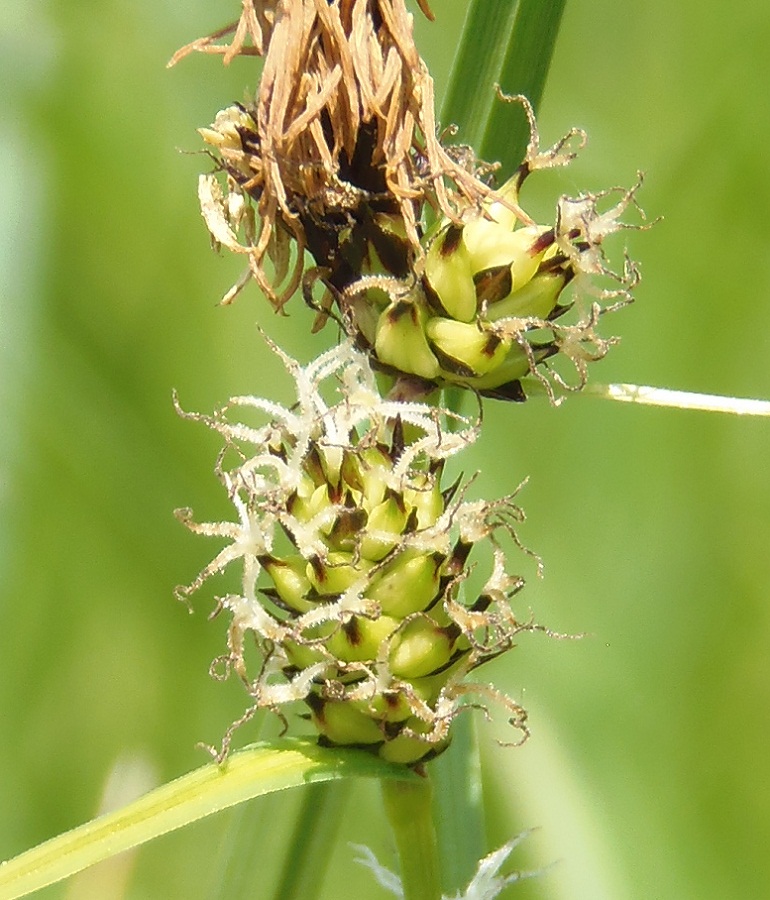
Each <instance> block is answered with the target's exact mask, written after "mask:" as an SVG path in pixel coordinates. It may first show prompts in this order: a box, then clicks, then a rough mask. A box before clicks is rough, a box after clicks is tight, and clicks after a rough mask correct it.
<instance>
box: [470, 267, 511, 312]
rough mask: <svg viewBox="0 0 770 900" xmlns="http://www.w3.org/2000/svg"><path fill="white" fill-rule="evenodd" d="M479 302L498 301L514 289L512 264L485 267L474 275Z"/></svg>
mask: <svg viewBox="0 0 770 900" xmlns="http://www.w3.org/2000/svg"><path fill="white" fill-rule="evenodd" d="M473 283H474V284H475V285H476V300H477V302H478V303H484V302H486V303H497V302H498V301H499V300H503V299H504V298H505V297H507V296H508V295H509V294H510V293H511V291H512V290H513V275H512V274H511V267H510V266H493V267H492V268H490V269H483V270H482V271H481V272H477V273H476V274H475V275H474V276H473Z"/></svg>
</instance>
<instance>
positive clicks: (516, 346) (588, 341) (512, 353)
mask: <svg viewBox="0 0 770 900" xmlns="http://www.w3.org/2000/svg"><path fill="white" fill-rule="evenodd" d="M504 99H507V100H518V101H520V102H521V103H523V104H524V107H525V109H526V111H527V114H528V116H529V121H530V129H531V136H530V143H529V147H528V149H527V154H526V157H525V159H524V161H523V162H522V164H521V166H520V167H519V169H518V170H517V172H516V174H515V175H514V176H513V177H512V178H511V179H510V180H509V181H508V182H507V183H506V184H504V185H503V186H502V187H501V188H500V189H499V191H497V192H496V193H495V195H494V196H493V197H490V198H488V199H486V200H485V201H484V202H483V203H481V205H480V206H472V205H469V206H468V207H467V208H466V209H465V210H464V212H462V213H461V215H460V218H459V219H458V220H450V219H449V218H445V219H444V220H443V222H442V223H441V224H440V225H439V226H438V227H437V229H436V231H435V234H434V235H433V236H432V237H431V238H429V239H425V240H424V244H425V257H424V263H423V264H422V265H421V264H420V263H419V262H418V261H417V260H413V264H412V269H411V271H410V272H409V274H408V275H407V276H406V277H405V278H401V279H397V278H394V277H393V273H389V274H384V275H382V276H381V277H379V278H378V277H377V276H376V275H368V276H365V277H362V278H361V279H360V280H358V281H354V282H353V283H351V284H350V285H349V286H348V287H347V288H346V289H345V290H343V291H341V292H338V294H337V299H338V302H339V305H340V307H341V308H342V310H343V319H344V321H345V323H346V326H347V329H348V331H349V332H350V333H351V335H353V336H355V337H356V338H357V340H358V342H359V344H360V345H362V346H364V347H367V348H369V349H370V352H372V354H373V356H374V358H375V360H376V364H378V365H379V366H380V367H381V368H383V369H385V370H386V371H388V372H390V373H391V374H393V375H396V376H399V375H407V376H410V377H413V378H417V379H422V380H423V381H425V382H427V383H428V384H426V389H430V387H431V386H432V385H436V384H455V385H462V386H466V387H469V388H472V389H474V390H477V391H478V392H480V393H481V394H484V395H488V396H493V397H499V398H502V399H512V400H522V399H525V392H524V389H523V387H522V379H527V378H528V377H531V376H534V377H535V378H537V379H538V380H539V381H541V382H542V383H543V384H544V385H545V387H546V390H547V392H548V394H549V396H551V398H552V399H553V398H554V394H553V389H552V385H551V382H550V380H549V379H548V378H547V377H546V376H545V375H544V374H543V368H544V367H545V365H546V363H547V361H548V360H550V359H551V358H552V357H556V356H558V355H561V356H566V357H567V358H569V359H570V360H571V362H572V363H573V365H574V367H575V368H576V369H577V372H578V376H579V384H578V385H577V386H578V387H582V386H583V384H584V383H585V380H586V375H587V373H586V364H587V363H588V362H589V361H591V360H595V359H600V358H601V357H603V356H604V355H605V354H606V352H607V350H608V349H609V347H610V346H611V345H612V344H613V343H614V339H612V338H610V339H605V338H602V337H600V336H599V335H598V333H597V331H596V325H597V323H598V320H599V317H600V316H602V315H603V314H604V313H606V312H609V311H610V310H614V309H617V308H619V307H620V306H623V305H625V304H626V303H628V302H630V301H631V299H632V296H631V291H632V289H633V288H634V287H635V285H636V284H637V282H638V280H639V275H638V271H637V269H636V267H635V266H634V264H633V263H632V262H631V261H630V260H628V259H626V261H625V265H624V268H623V271H622V272H621V273H616V272H614V271H613V270H612V269H611V268H610V267H609V265H608V264H607V262H606V259H605V256H604V253H603V242H604V240H605V238H606V237H608V236H609V235H611V234H613V233H614V232H616V231H618V230H620V229H623V228H628V227H638V226H630V225H627V224H625V223H623V222H621V216H622V214H623V213H624V212H625V211H626V209H627V208H628V207H629V206H630V205H632V204H634V205H635V199H634V197H635V193H636V191H637V189H638V188H639V185H640V182H637V184H636V185H634V186H633V187H632V188H631V189H629V190H621V189H617V190H618V191H619V198H618V200H617V202H616V203H615V204H614V205H612V204H611V202H610V203H608V202H607V200H606V198H608V197H611V195H612V194H613V193H615V191H614V190H613V191H607V192H602V193H599V194H582V195H580V196H578V197H576V198H570V197H562V198H561V199H560V200H559V201H558V204H557V209H556V217H555V223H554V224H553V225H538V224H534V223H532V221H531V220H529V219H527V218H526V216H525V214H524V213H522V212H521V206H520V203H519V194H520V190H521V187H522V185H523V183H524V181H525V180H526V179H527V178H528V177H529V175H530V174H531V173H532V172H534V171H536V170H538V169H544V168H552V167H554V166H562V165H566V164H568V163H569V162H570V161H571V160H572V159H573V158H574V156H575V153H576V149H579V148H580V147H582V145H583V143H584V142H585V135H584V134H583V133H582V132H580V131H578V130H573V131H571V132H570V133H569V134H568V135H566V136H565V137H564V138H562V140H560V141H559V142H558V143H557V144H555V145H554V146H553V147H550V148H548V149H547V150H541V149H540V144H539V136H538V132H537V128H536V125H535V120H534V115H533V113H532V110H531V107H530V106H529V104H528V102H527V101H526V99H525V98H523V97H515V98H504ZM575 141H577V145H578V146H577V148H576V149H575V150H573V149H570V148H571V146H573V145H574V144H575ZM605 206H609V208H607V209H604V208H603V207H605ZM568 286H569V296H567V294H566V293H565V289H566V288H567V287H568ZM573 308H574V311H575V315H574V316H573V317H572V321H571V322H568V323H567V324H565V320H564V319H562V317H563V316H564V314H565V313H567V312H569V311H570V310H572V309H573ZM548 369H549V374H550V376H551V379H552V380H553V381H555V382H556V383H558V384H560V385H561V386H562V387H565V388H569V385H568V384H567V383H565V381H564V380H563V378H562V377H561V376H560V375H559V374H558V370H553V369H551V368H550V365H549V366H548Z"/></svg>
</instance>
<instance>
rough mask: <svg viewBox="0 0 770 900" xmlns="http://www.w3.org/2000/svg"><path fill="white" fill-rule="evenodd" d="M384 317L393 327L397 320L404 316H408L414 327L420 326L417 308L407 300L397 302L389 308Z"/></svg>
mask: <svg viewBox="0 0 770 900" xmlns="http://www.w3.org/2000/svg"><path fill="white" fill-rule="evenodd" d="M386 315H387V317H388V318H389V319H390V321H391V322H392V323H393V324H394V325H395V324H396V323H397V322H398V320H399V319H403V317H404V316H409V318H410V319H411V320H412V323H413V324H414V325H415V326H417V325H419V324H420V317H419V314H418V312H417V306H416V305H415V304H414V303H410V302H409V301H408V300H398V301H397V302H396V303H394V304H392V306H389V307H388V309H387V311H386Z"/></svg>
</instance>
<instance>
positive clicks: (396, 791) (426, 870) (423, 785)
mask: <svg viewBox="0 0 770 900" xmlns="http://www.w3.org/2000/svg"><path fill="white" fill-rule="evenodd" d="M432 793H433V791H432V788H431V784H430V781H428V778H427V777H425V778H421V779H420V780H415V781H408V782H407V781H398V782H391V781H386V780H383V781H382V796H383V799H384V801H385V811H386V813H387V816H388V821H389V822H390V827H391V828H392V829H393V835H394V837H395V839H396V847H397V848H398V856H399V860H400V863H401V883H402V885H403V889H404V900H441V873H440V869H439V860H438V846H437V843H436V830H435V828H434V826H433V804H432Z"/></svg>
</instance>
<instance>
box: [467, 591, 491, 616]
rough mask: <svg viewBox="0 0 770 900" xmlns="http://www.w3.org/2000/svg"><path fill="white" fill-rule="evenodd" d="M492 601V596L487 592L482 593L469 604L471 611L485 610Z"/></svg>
mask: <svg viewBox="0 0 770 900" xmlns="http://www.w3.org/2000/svg"><path fill="white" fill-rule="evenodd" d="M492 602H493V601H492V598H491V597H490V596H489V595H488V594H482V595H481V596H480V597H479V598H478V599H477V600H476V601H475V602H474V604H473V606H471V612H486V610H487V609H489V607H490V606H491V604H492Z"/></svg>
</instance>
